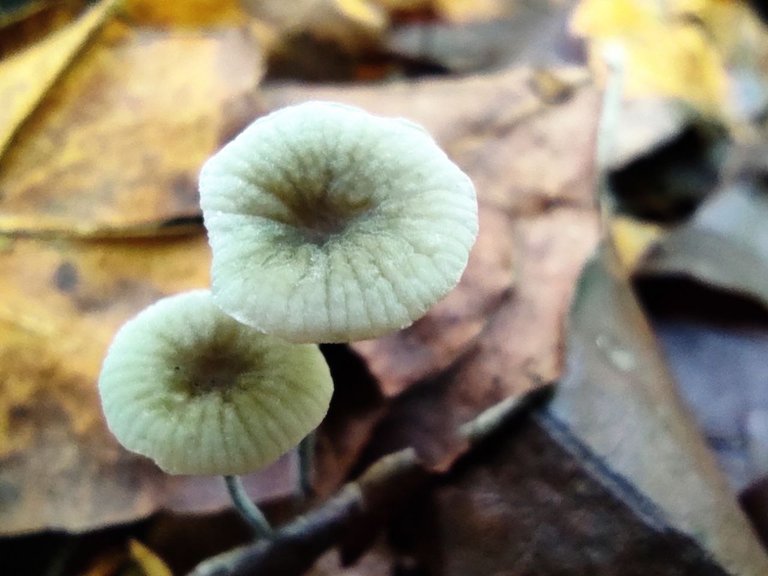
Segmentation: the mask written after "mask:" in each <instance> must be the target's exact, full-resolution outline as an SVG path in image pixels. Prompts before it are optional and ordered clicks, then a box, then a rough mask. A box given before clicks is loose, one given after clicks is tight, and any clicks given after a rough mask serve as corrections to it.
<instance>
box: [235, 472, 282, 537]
mask: <svg viewBox="0 0 768 576" xmlns="http://www.w3.org/2000/svg"><path fill="white" fill-rule="evenodd" d="M224 482H225V483H226V484H227V492H228V493H229V497H230V498H231V499H232V502H233V503H234V505H235V508H237V511H238V512H239V513H240V516H242V517H243V520H245V521H246V522H247V523H248V525H249V526H250V527H251V529H252V530H253V533H254V535H255V537H256V539H257V540H258V539H261V538H266V539H269V538H272V536H273V531H272V526H270V525H269V521H268V520H267V518H266V517H265V516H264V513H263V512H262V511H261V510H260V509H259V507H258V506H256V504H254V503H253V500H251V498H250V497H249V496H248V493H247V492H246V491H245V486H243V481H242V479H241V478H240V476H224Z"/></svg>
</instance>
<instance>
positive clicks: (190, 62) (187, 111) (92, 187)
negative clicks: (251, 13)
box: [0, 22, 260, 231]
mask: <svg viewBox="0 0 768 576" xmlns="http://www.w3.org/2000/svg"><path fill="white" fill-rule="evenodd" d="M259 77H260V60H259V52H258V50H257V49H256V47H255V45H254V44H253V41H252V39H250V37H249V36H248V35H247V34H245V33H244V32H242V31H239V30H233V29H220V30H217V31H212V32H186V33H180V32H169V31H149V30H139V31H134V30H131V29H128V28H127V27H125V26H124V25H122V24H120V23H119V22H112V23H110V25H109V26H108V27H107V28H106V29H105V30H104V31H103V32H102V33H101V35H100V36H99V38H98V41H97V42H96V44H95V45H94V46H93V47H92V48H91V49H90V50H89V51H88V52H87V53H85V54H84V55H83V57H82V58H80V59H79V60H78V62H77V64H76V65H75V66H73V68H72V69H71V70H70V72H69V73H68V74H67V76H66V77H65V78H63V79H62V80H61V81H60V82H59V83H58V84H57V86H56V88H55V90H53V91H52V92H51V93H50V94H49V95H48V98H47V99H46V102H45V106H43V107H42V108H41V109H40V110H38V112H37V113H36V114H35V115H34V116H33V117H32V118H31V119H30V120H29V122H27V123H26V124H25V126H24V129H23V130H21V131H20V132H19V133H18V134H17V135H16V144H15V145H14V146H13V148H11V149H9V150H8V151H7V152H6V154H5V156H4V158H3V162H2V165H1V166H0V210H1V211H2V222H0V229H3V230H5V231H9V229H11V230H16V229H20V228H21V229H32V230H34V229H38V230H40V229H42V230H43V231H44V230H46V229H49V230H51V229H53V230H59V231H61V230H66V229H68V228H69V229H74V228H77V227H78V226H82V225H83V223H86V224H94V223H97V224H102V225H104V224H109V225H113V226H124V225H130V224H135V223H143V222H147V221H158V220H165V219H168V218H173V217H176V216H179V215H188V214H196V213H197V212H198V211H199V208H198V205H197V202H198V194H197V172H198V170H199V167H200V166H201V165H202V163H203V161H204V160H205V159H206V158H207V156H208V155H210V154H211V153H212V152H213V151H214V150H215V149H216V148H217V147H218V146H219V145H220V141H219V138H220V137H221V135H222V133H224V132H226V129H227V128H228V126H227V122H229V121H230V120H231V119H232V116H233V114H232V112H233V108H234V111H235V112H236V111H237V106H238V102H239V101H242V99H244V98H246V99H247V98H248V97H249V96H248V95H249V91H251V90H252V89H253V88H254V87H255V85H256V83H257V82H258V80H259Z"/></svg>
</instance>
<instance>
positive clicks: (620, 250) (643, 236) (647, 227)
mask: <svg viewBox="0 0 768 576" xmlns="http://www.w3.org/2000/svg"><path fill="white" fill-rule="evenodd" d="M664 234H665V229H664V228H663V227H662V226H659V225H658V224H655V223H652V222H643V221H641V220H635V219H632V218H627V217H625V216H617V217H615V218H613V219H612V220H611V223H610V238H611V241H612V243H613V246H614V249H615V253H616V255H617V257H618V260H619V263H620V264H621V267H622V269H623V270H624V271H625V272H627V273H628V274H631V273H632V271H633V270H634V269H635V267H636V265H637V263H638V262H639V261H640V259H641V258H642V257H643V255H644V254H645V253H646V252H647V251H648V250H649V249H650V248H651V247H652V246H653V245H654V244H655V243H656V242H657V241H658V240H659V239H660V238H661V237H662V236H663V235H664Z"/></svg>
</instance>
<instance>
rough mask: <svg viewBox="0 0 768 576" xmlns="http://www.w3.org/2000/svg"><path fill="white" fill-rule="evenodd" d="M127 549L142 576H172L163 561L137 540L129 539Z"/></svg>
mask: <svg viewBox="0 0 768 576" xmlns="http://www.w3.org/2000/svg"><path fill="white" fill-rule="evenodd" d="M128 549H129V550H130V553H131V558H133V560H134V562H136V564H138V565H139V566H140V567H141V569H142V571H143V572H144V576H173V573H172V572H171V569H170V568H168V566H167V565H166V564H165V562H163V561H162V560H161V559H160V558H159V557H158V556H157V555H156V554H155V553H154V552H152V550H150V549H149V548H147V547H146V546H144V544H142V543H141V542H139V541H138V540H131V541H130V542H129V543H128Z"/></svg>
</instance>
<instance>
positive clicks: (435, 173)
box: [200, 102, 477, 342]
mask: <svg viewBox="0 0 768 576" xmlns="http://www.w3.org/2000/svg"><path fill="white" fill-rule="evenodd" d="M200 198H201V205H202V209H203V216H204V219H205V225H206V227H207V229H208V237H209V241H210V243H211V247H212V250H213V266H212V278H213V295H214V299H215V301H216V303H217V304H218V305H219V306H221V308H222V309H223V310H225V311H226V312H227V313H228V314H231V315H232V316H233V317H235V318H237V319H238V320H240V321H241V322H244V323H246V324H249V325H251V326H254V327H255V328H257V329H259V330H261V331H263V332H266V333H269V334H274V335H277V336H280V337H282V338H285V339H287V340H291V341H294V342H348V341H352V340H361V339H365V338H374V337H377V336H381V335H383V334H386V333H388V332H391V331H393V330H397V329H400V328H403V327H405V326H407V325H409V324H411V323H412V322H413V321H414V320H416V319H418V318H420V317H421V316H423V315H424V314H425V313H426V311H427V310H428V309H429V308H430V307H431V306H432V305H434V304H435V303H436V302H437V301H438V300H439V299H441V298H442V297H443V296H444V295H445V294H446V293H448V292H449V291H450V290H451V289H452V288H453V287H454V286H455V285H456V283H457V282H458V281H459V278H460V277H461V274H462V272H463V271H464V268H465V267H466V264H467V259H468V256H469V251H470V248H471V247H472V245H473V243H474V241H475V237H476V235H477V200H476V197H475V190H474V187H473V185H472V182H471V181H470V179H469V178H468V177H467V176H466V174H464V173H463V172H462V171H461V170H460V169H459V168H458V167H457V166H456V165H455V164H453V163H452V162H451V161H450V160H449V159H448V157H447V156H446V155H445V153H444V152H443V151H442V150H441V149H440V148H439V147H438V146H437V144H436V143H435V141H434V140H433V139H432V137H431V136H430V135H429V134H428V133H427V132H426V131H425V130H424V129H423V128H421V127H419V126H418V125H416V124H414V123H412V122H409V121H406V120H402V119H393V118H381V117H378V116H373V115H371V114H368V113H367V112H365V111H363V110H360V109H358V108H354V107H351V106H345V105H341V104H335V103H329V102H308V103H305V104H300V105H297V106H290V107H288V108H283V109H281V110H278V111H276V112H273V113H271V114H269V115H267V116H264V117H262V118H260V119H258V120H257V121H256V122H254V123H253V124H251V125H250V126H249V127H248V128H246V129H245V131H243V132H242V133H241V134H240V135H239V136H237V137H236V138H235V139H234V140H233V141H232V142H230V143H229V144H227V145H226V146H225V147H224V148H223V149H222V150H221V151H220V152H219V153H217V154H216V155H215V156H213V157H212V158H211V159H210V160H209V161H208V162H207V163H206V164H205V166H204V167H203V170H202V173H201V175H200Z"/></svg>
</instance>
